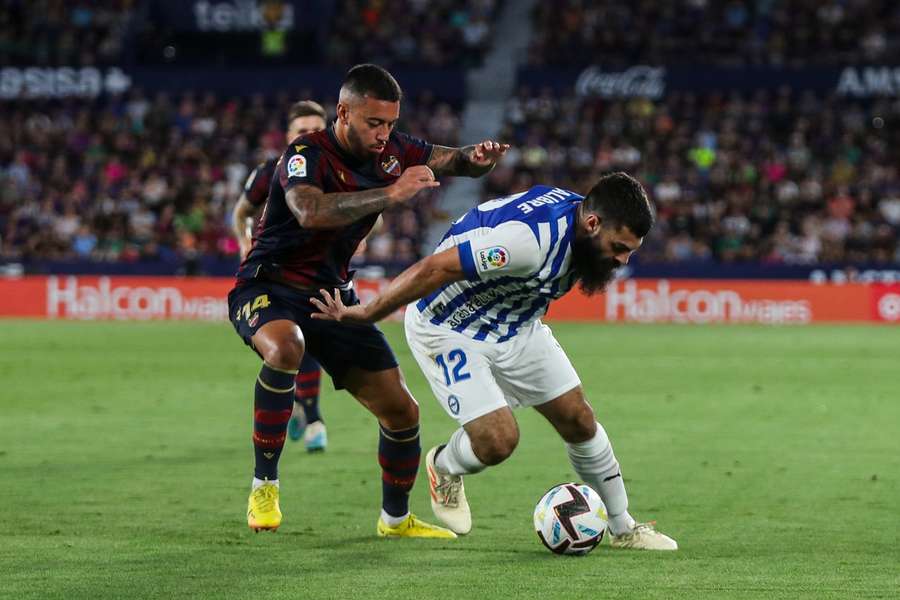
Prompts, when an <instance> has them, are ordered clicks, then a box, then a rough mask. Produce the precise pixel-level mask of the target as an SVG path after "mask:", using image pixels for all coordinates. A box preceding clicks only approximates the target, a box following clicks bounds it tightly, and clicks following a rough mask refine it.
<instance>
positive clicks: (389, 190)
mask: <svg viewBox="0 0 900 600" xmlns="http://www.w3.org/2000/svg"><path fill="white" fill-rule="evenodd" d="M439 185H441V184H440V183H439V182H437V181H435V179H434V173H432V172H431V169H429V168H428V167H426V166H425V165H418V166H415V167H410V168H408V169H406V170H405V171H404V172H403V174H402V175H401V176H400V177H399V178H398V179H397V181H395V182H394V183H392V184H391V185H389V186H387V187H383V188H375V189H372V190H364V191H362V192H338V193H331V194H326V193H325V192H323V191H322V190H320V189H319V188H317V187H315V186H313V185H295V186H294V187H292V188H291V189H289V190H288V192H287V194H286V195H285V200H286V201H287V205H288V207H289V208H290V209H291V212H292V213H294V217H296V219H297V222H298V223H300V225H301V226H302V227H305V228H307V229H330V228H333V227H342V226H344V225H349V224H350V223H353V222H354V221H358V220H359V219H361V218H363V217H365V216H366V215H370V214H372V213H377V212H381V211H383V210H384V209H385V208H387V207H388V206H390V205H391V204H395V203H398V202H405V201H407V200H409V199H410V198H412V197H413V196H415V195H416V194H417V193H418V192H419V190H422V189H424V188H430V187H437V186H439Z"/></svg>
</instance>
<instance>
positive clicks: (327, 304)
mask: <svg viewBox="0 0 900 600" xmlns="http://www.w3.org/2000/svg"><path fill="white" fill-rule="evenodd" d="M465 278H466V275H465V272H464V271H463V267H462V262H461V261H460V259H459V251H458V250H457V248H456V247H455V246H454V247H453V248H448V249H447V250H444V251H443V252H438V253H437V254H432V255H431V256H427V257H425V258H423V259H422V260H420V261H419V262H417V263H415V264H414V265H413V266H411V267H409V268H408V269H406V270H405V271H403V272H402V273H400V274H399V275H398V276H397V277H396V278H394V280H393V281H391V283H390V285H389V286H388V287H387V289H386V290H384V291H383V292H381V293H380V294H379V295H378V296H376V297H375V299H374V300H372V301H371V302H369V303H368V304H366V305H362V304H357V305H355V306H344V303H343V302H342V301H341V296H340V293H339V292H338V290H334V295H332V294H330V293H329V292H328V291H326V290H319V291H320V292H321V294H322V300H318V299H317V298H310V301H311V302H312V303H313V304H314V305H315V306H316V308H318V309H319V311H320V312H317V313H313V315H312V317H313V318H314V319H326V320H331V321H343V322H348V323H375V322H376V321H380V320H381V319H383V318H385V317H387V316H388V315H390V314H392V313H393V312H394V311H396V310H397V309H398V308H400V307H401V306H404V305H406V304H409V303H410V302H413V301H415V300H418V299H419V298H424V297H425V296H427V295H428V294H430V293H431V292H433V291H435V290H437V289H438V288H440V287H441V286H443V285H446V284H448V283H452V282H454V281H462V280H463V279H465Z"/></svg>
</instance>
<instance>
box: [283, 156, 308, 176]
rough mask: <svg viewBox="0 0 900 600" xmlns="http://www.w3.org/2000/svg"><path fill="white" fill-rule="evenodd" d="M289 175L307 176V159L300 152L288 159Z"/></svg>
mask: <svg viewBox="0 0 900 600" xmlns="http://www.w3.org/2000/svg"><path fill="white" fill-rule="evenodd" d="M287 173H288V177H306V159H305V158H303V156H302V155H300V154H295V155H293V156H292V157H291V159H290V160H289V161H288V165H287Z"/></svg>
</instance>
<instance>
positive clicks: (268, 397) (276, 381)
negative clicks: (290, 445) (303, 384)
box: [253, 363, 297, 480]
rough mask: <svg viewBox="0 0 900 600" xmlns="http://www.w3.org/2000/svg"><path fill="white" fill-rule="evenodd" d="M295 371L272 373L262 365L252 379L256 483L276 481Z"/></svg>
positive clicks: (265, 365)
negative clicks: (264, 480)
mask: <svg viewBox="0 0 900 600" xmlns="http://www.w3.org/2000/svg"><path fill="white" fill-rule="evenodd" d="M296 374H297V372H296V371H286V370H284V369H275V368H274V367H270V366H269V365H268V364H266V363H263V366H262V369H260V371H259V376H258V377H257V378H256V391H255V396H254V404H253V448H254V451H255V453H256V469H255V470H254V473H253V474H254V476H255V477H256V478H257V479H268V480H274V479H278V457H279V456H281V450H282V448H284V436H285V432H287V426H288V421H289V420H290V418H291V409H292V408H293V402H294V376H295V375H296Z"/></svg>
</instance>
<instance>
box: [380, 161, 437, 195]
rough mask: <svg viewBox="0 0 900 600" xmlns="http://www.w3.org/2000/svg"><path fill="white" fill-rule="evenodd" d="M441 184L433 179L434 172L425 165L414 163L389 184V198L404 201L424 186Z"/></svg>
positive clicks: (431, 186) (429, 186)
mask: <svg viewBox="0 0 900 600" xmlns="http://www.w3.org/2000/svg"><path fill="white" fill-rule="evenodd" d="M439 185H441V182H439V181H435V179H434V172H432V170H431V169H429V168H428V167H427V166H425V165H416V166H415V167H410V168H408V169H406V170H405V171H403V173H402V174H401V175H400V177H399V178H398V179H397V181H395V182H394V183H393V184H392V185H391V186H390V194H391V199H392V200H393V201H394V202H405V201H407V200H409V199H410V198H412V197H413V196H415V195H416V194H418V193H419V192H420V191H421V190H423V189H425V188H434V187H438V186H439Z"/></svg>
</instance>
